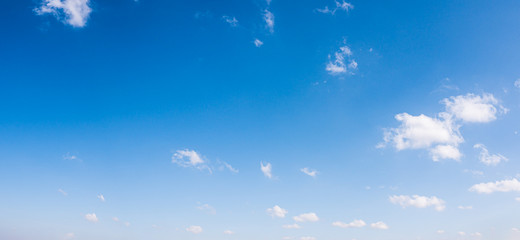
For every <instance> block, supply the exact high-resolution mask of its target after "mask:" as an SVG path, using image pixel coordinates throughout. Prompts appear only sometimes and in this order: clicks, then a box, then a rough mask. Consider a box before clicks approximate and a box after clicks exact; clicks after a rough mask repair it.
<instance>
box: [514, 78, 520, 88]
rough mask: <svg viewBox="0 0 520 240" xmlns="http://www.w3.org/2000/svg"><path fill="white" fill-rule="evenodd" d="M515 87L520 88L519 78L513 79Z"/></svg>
mask: <svg viewBox="0 0 520 240" xmlns="http://www.w3.org/2000/svg"><path fill="white" fill-rule="evenodd" d="M514 85H515V87H516V88H520V78H519V79H517V80H516V81H515V84H514Z"/></svg>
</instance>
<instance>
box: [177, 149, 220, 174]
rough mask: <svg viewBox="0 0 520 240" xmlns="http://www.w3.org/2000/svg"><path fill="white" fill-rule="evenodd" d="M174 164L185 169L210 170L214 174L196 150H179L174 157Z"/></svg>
mask: <svg viewBox="0 0 520 240" xmlns="http://www.w3.org/2000/svg"><path fill="white" fill-rule="evenodd" d="M172 163H175V164H177V165H179V166H181V167H185V168H188V167H191V168H195V169H198V170H208V171H209V172H210V173H211V172H212V170H211V168H210V167H209V166H208V165H207V164H206V162H205V161H204V160H203V159H202V157H201V155H200V154H199V153H197V152H196V151H194V150H189V149H185V150H177V151H176V152H175V153H174V154H173V156H172Z"/></svg>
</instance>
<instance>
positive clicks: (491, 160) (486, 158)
mask: <svg viewBox="0 0 520 240" xmlns="http://www.w3.org/2000/svg"><path fill="white" fill-rule="evenodd" d="M473 148H476V149H480V156H479V160H480V162H481V163H484V164H485V165H488V166H496V165H498V164H499V163H500V162H507V161H508V160H509V159H507V158H506V157H504V156H502V155H500V154H489V151H488V150H487V148H486V146H484V144H480V143H479V144H475V145H474V146H473Z"/></svg>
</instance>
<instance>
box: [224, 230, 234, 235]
mask: <svg viewBox="0 0 520 240" xmlns="http://www.w3.org/2000/svg"><path fill="white" fill-rule="evenodd" d="M224 234H226V235H233V234H235V232H233V231H231V230H226V231H224Z"/></svg>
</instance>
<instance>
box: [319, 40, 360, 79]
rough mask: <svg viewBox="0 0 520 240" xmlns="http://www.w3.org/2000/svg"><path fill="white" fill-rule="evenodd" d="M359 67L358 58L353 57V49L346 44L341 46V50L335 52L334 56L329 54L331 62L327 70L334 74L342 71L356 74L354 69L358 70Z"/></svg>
mask: <svg viewBox="0 0 520 240" xmlns="http://www.w3.org/2000/svg"><path fill="white" fill-rule="evenodd" d="M357 67H358V64H357V62H356V60H354V59H353V58H352V50H350V48H349V47H348V46H346V45H345V46H342V47H340V48H339V51H337V52H335V53H334V56H333V57H332V56H331V55H329V62H328V63H327V66H326V67H325V70H327V72H329V74H332V75H337V74H342V73H349V74H354V70H356V69H357Z"/></svg>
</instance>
